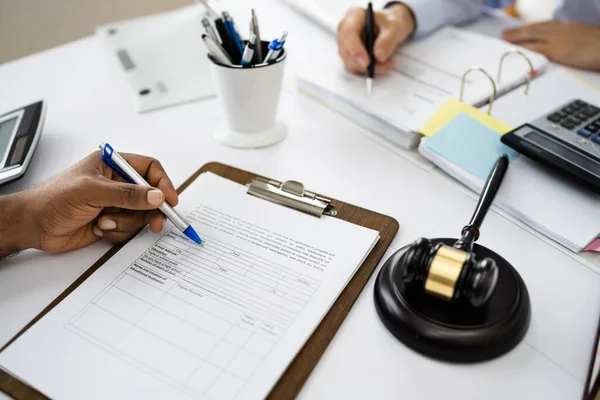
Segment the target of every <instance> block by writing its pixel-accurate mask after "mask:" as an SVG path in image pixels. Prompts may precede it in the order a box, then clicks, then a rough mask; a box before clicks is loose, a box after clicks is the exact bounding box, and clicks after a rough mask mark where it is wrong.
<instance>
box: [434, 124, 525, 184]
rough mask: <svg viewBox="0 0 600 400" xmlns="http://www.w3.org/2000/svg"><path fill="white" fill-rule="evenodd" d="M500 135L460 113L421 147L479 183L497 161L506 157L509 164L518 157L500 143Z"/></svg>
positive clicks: (485, 177) (514, 152)
mask: <svg viewBox="0 0 600 400" xmlns="http://www.w3.org/2000/svg"><path fill="white" fill-rule="evenodd" d="M500 136H501V135H500V134H499V133H498V132H496V131H495V130H493V129H492V128H490V127H489V126H486V125H485V124H483V123H482V122H480V121H478V120H476V119H474V118H473V117H471V116H470V115H467V114H465V113H460V114H458V115H457V116H456V118H454V119H453V120H451V121H450V122H449V123H447V124H446V126H444V127H443V128H442V129H440V130H439V131H438V132H437V133H436V134H435V135H433V136H432V137H430V138H429V139H427V142H426V144H425V146H427V148H428V149H430V150H432V151H435V152H436V153H437V154H439V155H440V156H442V157H444V158H445V159H446V160H448V161H450V162H451V163H453V164H455V165H457V166H458V167H460V168H462V169H463V170H465V171H466V172H468V173H470V174H471V175H473V176H476V177H478V178H479V179H482V180H485V179H487V177H488V175H489V173H490V171H491V170H492V167H493V166H494V164H495V163H496V160H497V159H498V157H500V156H502V155H503V154H506V155H508V158H509V160H510V161H512V160H513V159H514V158H515V157H517V155H518V153H517V152H516V151H514V150H513V149H511V148H510V147H508V146H506V145H504V144H503V143H502V142H501V141H500Z"/></svg>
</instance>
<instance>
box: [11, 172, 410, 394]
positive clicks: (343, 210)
mask: <svg viewBox="0 0 600 400" xmlns="http://www.w3.org/2000/svg"><path fill="white" fill-rule="evenodd" d="M204 172H212V173H214V174H217V175H219V176H222V177H224V178H227V179H229V180H231V181H234V182H237V183H240V184H242V185H246V184H248V183H250V182H251V181H252V179H254V178H255V177H258V176H259V175H255V174H253V173H251V172H248V171H244V170H241V169H237V168H234V167H230V166H227V165H224V164H220V163H216V162H213V163H208V164H206V165H204V166H203V167H202V168H200V170H198V171H197V172H196V173H195V174H194V175H192V176H191V177H190V178H189V179H188V180H187V181H186V182H185V183H184V184H183V185H181V186H180V187H179V188H178V189H177V193H181V192H183V191H184V190H185V189H186V188H187V187H188V186H189V185H190V184H191V183H192V182H194V180H196V178H198V176H200V174H202V173H204ZM261 177H262V176H261ZM262 178H266V177H262ZM332 203H333V204H334V205H335V208H336V210H337V216H336V218H339V219H342V220H344V221H348V222H351V223H353V224H356V225H360V226H364V227H366V228H370V229H374V230H376V231H378V232H379V235H380V239H379V242H377V244H376V245H375V247H374V248H373V250H372V251H371V253H370V254H369V255H368V257H367V258H366V260H365V261H364V262H363V264H362V265H361V266H360V267H359V269H358V270H357V271H356V273H355V274H354V276H353V277H352V279H351V280H350V282H349V283H348V285H347V286H346V288H345V289H344V290H343V291H342V293H341V294H340V296H339V297H338V298H337V300H336V301H335V303H334V304H333V306H332V307H331V309H330V310H329V312H328V313H327V315H325V317H324V318H323V320H322V321H321V323H320V324H319V326H318V327H317V329H316V330H315V331H314V333H313V334H312V336H311V337H310V338H309V339H308V341H307V342H306V344H305V345H304V346H303V347H302V349H301V350H300V351H299V352H298V354H297V355H296V357H295V358H294V360H293V361H292V362H291V363H290V365H289V366H288V368H287V369H286V371H285V372H284V373H283V375H282V376H281V378H279V381H278V382H277V383H276V384H275V386H274V387H273V389H272V390H271V392H270V394H269V398H271V399H291V398H294V397H295V396H296V395H297V394H298V392H299V391H300V389H301V388H302V385H303V384H304V382H306V380H307V379H308V377H309V375H310V373H311V372H312V370H313V369H314V367H315V366H316V365H317V362H318V361H319V359H320V358H321V356H322V355H323V353H324V352H325V349H327V346H328V345H329V343H330V342H331V340H332V339H333V336H334V335H335V333H336V332H337V330H338V328H339V327H340V325H341V324H342V322H343V321H344V319H345V318H346V316H347V315H348V313H349V312H350V309H351V308H352V305H353V304H354V302H355V301H356V299H357V298H358V295H359V294H360V292H361V291H362V289H363V288H364V286H365V285H366V283H367V281H368V280H369V277H370V276H371V274H372V273H373V271H375V268H376V267H377V265H378V264H379V261H380V260H381V258H382V257H383V255H384V253H385V251H386V250H387V248H388V247H389V245H390V244H391V242H392V239H393V238H394V236H395V235H396V232H398V229H399V225H398V222H397V221H396V220H395V219H394V218H392V217H388V216H386V215H382V214H378V213H375V212H373V211H369V210H366V209H364V208H360V207H356V206H353V205H351V204H347V203H343V202H341V201H338V200H334V199H332ZM121 247H123V245H117V246H114V247H113V248H111V249H110V250H109V251H108V252H107V253H106V254H104V255H103V256H102V257H101V258H100V259H99V260H98V261H97V262H96V263H95V264H94V265H92V266H91V267H90V268H89V269H88V270H87V271H86V272H85V273H84V274H83V275H81V276H80V277H79V278H78V279H77V280H76V281H75V282H73V284H71V285H70V286H69V287H68V288H67V289H66V290H65V291H64V292H62V293H61V294H60V296H58V297H57V298H56V299H55V300H54V301H53V302H52V303H51V304H50V305H48V306H47V307H46V308H45V309H44V310H43V311H42V312H40V313H39V314H38V315H37V316H36V317H35V318H34V319H33V320H32V321H31V322H29V323H28V324H27V326H25V327H24V328H23V329H22V330H21V331H20V332H19V333H18V334H17V335H15V337H13V338H12V339H11V340H10V341H9V342H8V343H7V344H6V345H5V346H4V347H3V348H2V349H0V352H1V351H2V350H4V349H5V348H6V347H8V346H9V345H10V344H11V343H12V342H14V341H15V340H16V339H17V338H18V337H19V336H21V335H22V334H23V333H24V332H25V331H26V330H27V329H29V328H30V327H31V326H33V324H35V323H36V322H37V321H38V320H39V319H41V318H42V317H43V316H44V315H45V314H46V313H48V312H49V311H50V310H51V309H52V308H54V307H55V306H56V305H57V304H58V303H60V302H61V301H62V300H63V299H64V298H65V297H67V296H68V295H69V294H70V293H71V292H72V291H74V290H75V289H76V288H77V287H78V286H79V285H80V284H81V283H83V281H85V280H86V279H87V278H88V277H89V276H90V275H91V274H92V273H94V271H96V270H97V269H98V268H100V267H101V266H102V265H103V264H104V263H105V262H106V261H108V259H110V258H111V257H112V256H113V255H115V254H116V253H117V252H118V251H119V250H120V249H121ZM0 390H1V391H3V392H5V393H7V394H8V395H10V396H13V397H15V398H16V399H47V397H46V396H44V395H43V394H41V393H40V392H38V391H37V390H35V389H33V388H32V387H30V386H28V385H27V384H25V383H23V382H21V381H19V380H18V379H16V378H14V377H12V376H11V375H9V374H8V373H6V372H4V371H2V370H0Z"/></svg>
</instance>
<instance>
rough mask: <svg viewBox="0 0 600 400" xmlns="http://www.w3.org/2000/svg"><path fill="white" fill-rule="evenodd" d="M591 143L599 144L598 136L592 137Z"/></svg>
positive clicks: (599, 138)
mask: <svg viewBox="0 0 600 400" xmlns="http://www.w3.org/2000/svg"><path fill="white" fill-rule="evenodd" d="M592 142H594V143H598V144H600V136H598V135H594V136H592Z"/></svg>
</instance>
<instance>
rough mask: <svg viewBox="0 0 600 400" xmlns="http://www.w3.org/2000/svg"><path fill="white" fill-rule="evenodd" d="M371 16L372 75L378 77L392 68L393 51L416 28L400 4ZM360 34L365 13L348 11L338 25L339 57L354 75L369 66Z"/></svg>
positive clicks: (404, 7) (410, 14)
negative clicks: (373, 35) (373, 21)
mask: <svg viewBox="0 0 600 400" xmlns="http://www.w3.org/2000/svg"><path fill="white" fill-rule="evenodd" d="M374 15H375V24H376V32H375V34H376V35H377V39H376V40H375V47H374V54H375V60H376V61H377V65H376V67H375V72H377V73H382V72H385V71H387V70H389V69H391V68H393V67H394V61H393V59H392V55H393V54H394V51H395V50H396V48H397V47H398V45H399V44H400V43H402V42H404V41H405V40H406V38H408V37H409V36H410V35H411V34H412V33H413V32H414V30H415V27H416V25H415V19H414V16H413V14H412V11H411V10H410V9H409V8H408V7H407V6H405V5H402V4H396V5H393V6H391V7H389V8H386V9H385V10H382V11H376V12H375V13H374ZM364 31H365V10H364V9H362V8H358V7H355V8H352V9H350V10H349V11H348V13H347V14H346V16H345V17H344V19H343V20H342V21H341V22H340V24H339V25H338V33H337V43H338V49H339V53H340V56H341V57H342V60H343V61H344V65H345V67H346V69H347V70H348V71H349V72H352V73H354V74H364V73H365V72H366V70H367V67H368V65H369V55H368V53H367V49H366V47H365V44H364V42H363V37H364Z"/></svg>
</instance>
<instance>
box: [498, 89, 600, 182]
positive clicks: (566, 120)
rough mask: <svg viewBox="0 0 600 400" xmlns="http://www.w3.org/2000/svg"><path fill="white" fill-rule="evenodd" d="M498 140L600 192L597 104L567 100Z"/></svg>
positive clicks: (599, 144)
mask: <svg viewBox="0 0 600 400" xmlns="http://www.w3.org/2000/svg"><path fill="white" fill-rule="evenodd" d="M502 143H504V144H506V145H507V146H510V147H512V148H513V149H515V150H516V151H518V152H519V153H521V154H523V155H525V156H527V157H529V158H531V159H533V160H535V161H537V162H539V163H541V164H543V165H545V166H547V167H549V168H551V169H553V170H554V171H556V172H559V173H561V174H563V175H566V176H568V177H569V179H572V180H573V181H577V182H579V183H581V184H583V185H585V186H586V187H588V188H590V189H592V190H594V191H596V192H598V193H600V107H597V106H595V105H593V104H590V103H587V102H585V101H583V100H571V101H569V102H568V103H566V104H564V105H563V106H561V107H560V108H557V109H555V110H552V111H551V112H549V113H548V114H546V115H544V116H542V117H540V118H538V119H536V120H534V121H533V122H531V123H527V124H525V125H522V126H520V127H518V128H517V129H515V130H513V131H511V132H509V133H507V134H505V135H503V136H502Z"/></svg>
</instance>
